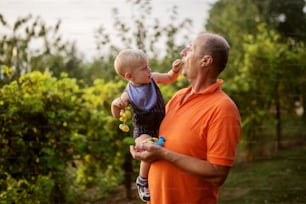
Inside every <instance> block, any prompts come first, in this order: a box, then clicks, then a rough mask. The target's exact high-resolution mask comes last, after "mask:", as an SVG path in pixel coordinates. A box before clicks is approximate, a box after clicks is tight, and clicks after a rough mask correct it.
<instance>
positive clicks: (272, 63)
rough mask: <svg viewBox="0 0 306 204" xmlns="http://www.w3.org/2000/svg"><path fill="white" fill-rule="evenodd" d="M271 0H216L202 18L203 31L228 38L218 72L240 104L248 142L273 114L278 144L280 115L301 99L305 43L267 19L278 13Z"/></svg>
mask: <svg viewBox="0 0 306 204" xmlns="http://www.w3.org/2000/svg"><path fill="white" fill-rule="evenodd" d="M277 2H279V1H277ZM287 2H288V1H287ZM272 3H276V1H253V0H247V1H239V2H237V1H230V0H220V1H217V2H216V3H215V4H214V5H213V6H212V9H211V10H210V12H209V13H210V17H209V20H208V22H207V24H206V28H207V30H208V31H211V32H216V33H219V34H221V35H223V36H225V37H226V38H227V39H228V40H229V42H230V44H231V47H232V49H231V55H230V61H229V65H228V68H227V70H226V71H225V72H224V73H223V75H222V76H223V77H224V78H225V79H226V80H225V82H226V84H225V86H226V89H227V90H228V91H229V93H230V94H231V95H232V96H233V97H234V99H235V101H237V103H238V106H239V109H240V110H241V115H242V123H243V130H244V133H246V137H247V143H249V144H250V146H252V145H253V144H254V142H256V141H258V139H257V137H258V136H260V134H261V130H262V128H263V127H264V126H268V124H269V120H270V119H272V118H271V116H273V117H274V119H273V120H274V121H275V122H274V123H273V124H274V125H273V126H274V127H275V135H276V137H275V138H276V139H275V140H276V141H277V146H278V147H280V145H281V138H282V124H283V123H282V121H283V120H284V115H285V114H286V115H295V114H292V113H295V112H294V111H293V108H294V104H295V103H296V101H304V99H302V100H301V98H304V96H303V95H304V94H303V92H305V90H304V87H305V85H302V84H301V80H302V77H301V74H302V72H303V70H305V64H304V61H305V60H301V56H304V54H305V51H304V50H303V48H304V44H303V43H301V42H298V41H297V39H296V38H295V39H294V38H292V37H289V36H284V35H283V34H282V33H280V32H279V30H278V27H277V25H278V23H279V22H276V21H273V22H271V21H269V22H267V19H274V20H275V19H277V18H275V16H271V12H270V10H269V8H270V9H271V7H270V6H271V5H272ZM299 6H300V5H299ZM282 8H283V9H285V7H282ZM288 9H291V8H288ZM282 12H285V11H284V10H283V11H282ZM300 19H303V18H300ZM288 84H290V86H288ZM289 87H290V88H289ZM288 93H290V97H288ZM304 107H306V106H304ZM287 122H288V121H287Z"/></svg>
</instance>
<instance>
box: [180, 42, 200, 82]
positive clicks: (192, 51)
mask: <svg viewBox="0 0 306 204" xmlns="http://www.w3.org/2000/svg"><path fill="white" fill-rule="evenodd" d="M199 45H200V42H199V38H196V39H195V40H194V41H193V42H192V43H191V44H190V45H189V46H188V47H186V48H185V49H183V50H182V51H181V55H182V57H183V58H182V60H183V62H184V65H183V67H182V74H183V76H184V77H185V78H186V79H188V80H192V79H193V78H195V77H196V76H197V74H198V71H199V66H200V60H201V56H200V55H199V54H198V53H199V49H198V47H199Z"/></svg>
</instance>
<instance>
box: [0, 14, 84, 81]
mask: <svg viewBox="0 0 306 204" xmlns="http://www.w3.org/2000/svg"><path fill="white" fill-rule="evenodd" d="M60 25H61V21H58V22H57V23H56V24H55V26H47V25H46V24H45V22H44V21H43V19H41V18H40V17H36V18H33V17H32V15H28V16H26V17H20V18H18V19H17V20H16V22H14V23H13V25H10V24H8V23H7V21H6V20H5V18H4V16H2V15H1V14H0V28H1V30H2V31H3V32H1V33H0V47H1V48H2V49H1V50H0V66H1V65H6V66H9V67H12V68H13V72H12V75H11V80H14V79H17V78H18V77H19V76H21V75H22V74H25V73H30V72H31V71H46V70H48V71H49V72H52V73H53V74H54V75H55V76H60V73H61V72H67V73H69V74H70V75H71V76H73V77H77V76H78V75H79V74H78V71H77V70H78V68H79V66H80V64H81V60H80V59H79V58H78V57H77V55H78V53H77V50H76V49H75V45H74V43H70V42H63V40H62V37H61V35H60V34H59V29H60ZM38 45H39V46H38Z"/></svg>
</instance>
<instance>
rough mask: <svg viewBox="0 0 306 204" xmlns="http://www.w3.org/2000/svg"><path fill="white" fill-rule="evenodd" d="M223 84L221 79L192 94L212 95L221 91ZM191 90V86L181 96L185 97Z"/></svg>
mask: <svg viewBox="0 0 306 204" xmlns="http://www.w3.org/2000/svg"><path fill="white" fill-rule="evenodd" d="M222 84H223V80H221V79H217V81H216V83H214V84H212V85H210V86H209V87H207V88H206V89H204V90H202V91H200V92H198V93H193V94H196V95H209V94H212V93H214V92H216V91H217V90H220V89H221V85H222ZM191 89H192V87H191V86H189V87H188V88H187V89H186V91H185V93H184V94H183V95H185V94H186V93H188V92H189V91H190V90H191Z"/></svg>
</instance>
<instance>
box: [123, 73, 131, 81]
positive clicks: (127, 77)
mask: <svg viewBox="0 0 306 204" xmlns="http://www.w3.org/2000/svg"><path fill="white" fill-rule="evenodd" d="M124 78H126V79H127V80H130V79H131V78H132V75H131V74H130V73H128V72H127V73H125V74H124Z"/></svg>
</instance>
